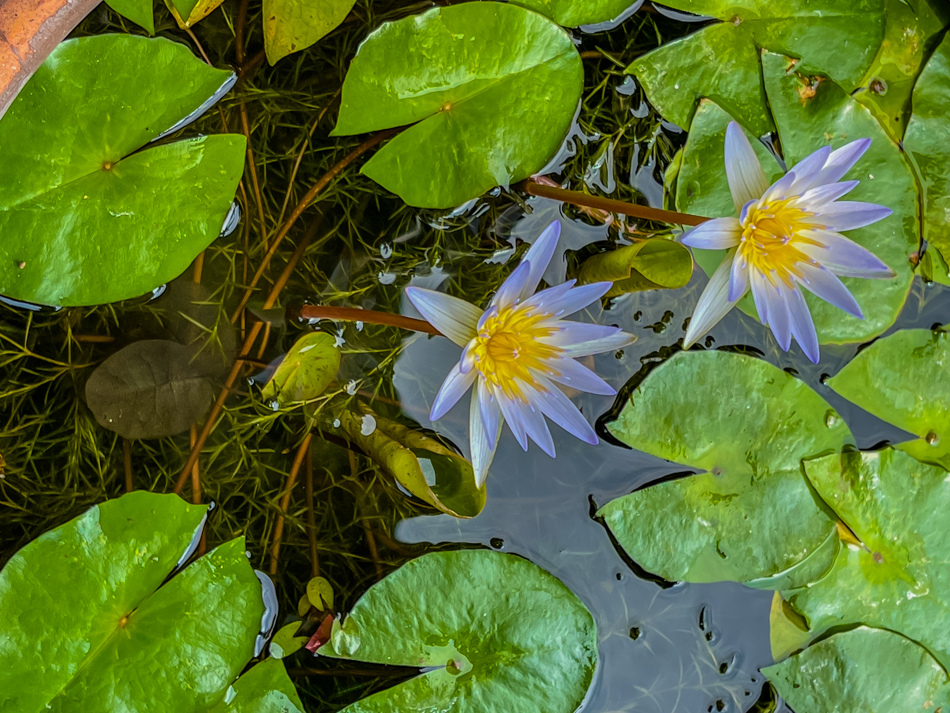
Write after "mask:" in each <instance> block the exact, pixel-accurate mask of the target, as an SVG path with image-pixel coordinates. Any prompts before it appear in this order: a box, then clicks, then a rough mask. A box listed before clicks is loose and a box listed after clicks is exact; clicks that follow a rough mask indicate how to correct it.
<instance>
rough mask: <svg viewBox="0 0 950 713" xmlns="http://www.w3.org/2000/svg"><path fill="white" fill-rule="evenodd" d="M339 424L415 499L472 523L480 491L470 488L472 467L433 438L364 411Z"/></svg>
mask: <svg viewBox="0 0 950 713" xmlns="http://www.w3.org/2000/svg"><path fill="white" fill-rule="evenodd" d="M339 418H340V428H341V429H342V430H343V432H344V433H345V434H346V437H347V439H348V440H349V441H351V442H352V443H354V444H355V445H357V446H358V447H359V448H360V449H361V450H362V451H363V452H364V453H365V454H366V455H367V456H369V457H370V458H371V459H372V460H373V461H375V462H376V464H377V465H379V467H380V468H382V469H383V470H384V471H385V472H386V473H388V474H389V475H390V476H392V477H393V478H394V479H395V480H396V481H397V482H398V483H400V484H401V485H402V486H403V487H404V488H406V490H408V491H409V492H410V493H412V494H413V495H415V496H416V497H417V498H420V499H422V500H423V501H425V502H427V503H428V504H429V505H431V506H432V507H434V508H436V509H437V510H440V511H442V512H444V513H446V514H448V515H452V516H453V517H460V518H469V517H475V516H476V515H478V514H479V513H480V512H481V511H482V509H483V508H484V507H485V488H484V487H482V488H479V487H477V486H476V485H475V472H474V471H473V470H472V464H471V463H469V462H468V461H467V460H465V459H464V458H463V457H462V456H460V455H459V454H458V453H456V452H455V451H453V450H451V449H450V448H447V447H446V446H444V445H443V444H442V443H441V442H439V441H438V440H437V439H436V438H434V437H432V436H429V435H426V434H424V433H422V432H421V431H417V430H415V429H413V428H409V427H408V426H404V425H402V424H401V423H397V422H395V421H392V420H390V419H388V418H383V417H382V416H379V415H377V414H375V413H373V412H372V411H370V410H369V409H368V408H367V407H366V406H362V407H361V412H360V413H353V412H351V411H344V412H343V413H342V414H341V415H340V417H339Z"/></svg>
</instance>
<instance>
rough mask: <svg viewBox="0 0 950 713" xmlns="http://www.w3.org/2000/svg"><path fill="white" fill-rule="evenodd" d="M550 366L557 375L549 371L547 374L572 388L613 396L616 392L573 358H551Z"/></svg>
mask: <svg viewBox="0 0 950 713" xmlns="http://www.w3.org/2000/svg"><path fill="white" fill-rule="evenodd" d="M550 366H551V368H552V369H555V370H556V371H557V372H558V374H559V375H558V376H555V375H554V374H551V373H550V372H549V373H548V374H547V376H548V377H549V378H550V379H552V380H553V381H556V382H558V383H559V384H564V385H565V386H570V387H571V388H572V389H577V390H578V391H586V392H587V393H589V394H602V395H604V396H613V395H614V394H616V393H617V391H616V389H614V387H612V386H611V385H610V384H608V383H607V382H606V381H604V380H603V379H601V378H600V377H599V376H597V374H595V373H594V372H593V371H591V370H590V369H588V368H587V367H586V366H584V365H583V364H581V363H580V362H576V361H574V360H573V359H552V360H551V362H550Z"/></svg>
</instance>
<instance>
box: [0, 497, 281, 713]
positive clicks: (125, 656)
mask: <svg viewBox="0 0 950 713" xmlns="http://www.w3.org/2000/svg"><path fill="white" fill-rule="evenodd" d="M206 511H207V508H206V507H203V506H194V505H188V504H187V503H185V502H184V501H183V500H182V499H181V498H179V497H178V496H175V495H157V494H154V493H145V492H134V493H130V494H128V495H125V496H124V497H122V498H120V499H118V500H110V501H108V502H105V503H103V504H101V505H98V506H96V507H94V508H92V509H91V510H89V511H87V512H86V513H85V514H83V515H81V516H80V517H78V518H76V519H75V520H72V521H70V522H68V523H66V524H65V525H63V526H62V527H59V528H57V529H55V530H52V531H50V532H48V533H46V534H45V535H42V536H41V537H39V538H38V539H36V540H34V541H33V542H32V543H30V544H29V545H27V546H26V547H24V548H23V549H22V550H20V551H19V552H18V553H17V554H16V555H14V556H13V558H12V559H11V560H10V561H9V562H8V563H7V565H6V566H5V567H4V568H3V570H2V571H0V617H2V618H3V621H4V635H3V636H2V637H0V708H2V709H3V710H11V711H12V710H16V711H19V712H21V713H33V712H34V711H35V712H36V713H41V712H44V713H45V711H54V712H55V711H61V712H63V713H65V712H67V711H76V710H99V711H105V710H143V709H146V708H152V707H153V706H154V705H155V704H156V702H158V701H161V702H162V705H163V707H164V708H165V709H167V710H174V711H182V712H186V713H187V712H189V711H196V712H197V711H202V710H208V709H209V708H211V707H212V706H215V705H216V704H219V703H220V702H222V701H226V700H227V699H228V696H229V695H230V694H229V692H228V689H229V687H230V686H231V685H232V684H233V683H234V681H235V679H236V678H237V675H238V674H239V673H240V672H241V670H242V669H243V668H244V667H245V665H246V664H247V662H248V661H249V660H250V658H251V656H252V655H253V653H254V640H255V635H256V634H257V632H258V631H259V629H260V627H261V617H262V615H263V613H264V603H263V600H262V596H261V584H260V581H259V580H258V579H257V577H256V576H255V574H254V571H253V570H252V569H251V567H250V565H249V563H248V561H247V557H246V555H245V545H244V541H243V539H236V540H232V541H231V542H228V543H226V544H224V545H221V546H219V547H218V548H216V549H214V550H212V551H211V552H209V553H208V554H207V555H205V556H204V557H202V558H200V559H198V560H197V561H196V562H194V563H193V564H192V565H190V566H188V567H186V568H185V569H184V570H182V571H180V572H177V573H175V574H174V576H173V577H172V578H171V580H170V581H168V582H167V583H165V584H163V582H164V580H165V579H166V578H167V577H168V576H169V574H171V573H173V572H175V570H176V568H178V567H180V566H181V565H182V564H183V563H184V562H185V561H186V560H187V558H188V555H189V554H190V553H191V552H192V550H193V546H194V544H196V543H197V539H196V537H197V535H198V533H199V532H200V528H201V525H202V522H203V519H204V517H205V513H206ZM157 652H160V655H157ZM252 674H253V677H252V678H251V680H250V681H243V680H242V681H238V682H237V684H235V686H237V687H240V691H241V693H242V694H243V695H245V697H246V698H247V697H249V696H251V695H254V696H258V697H259V698H262V699H268V698H271V697H273V696H274V695H276V689H279V691H281V692H282V693H281V695H282V696H283V697H284V698H286V699H287V700H289V701H292V702H293V703H294V705H295V707H294V708H290V709H289V710H291V711H293V710H299V708H300V703H299V701H298V700H297V699H296V695H295V694H294V693H293V686H292V685H291V684H290V682H289V680H287V677H286V674H285V673H283V672H282V671H279V670H269V671H268V670H265V671H261V672H257V673H254V669H252ZM262 687H263V688H262ZM232 709H234V710H255V711H268V710H275V709H274V708H266V707H264V708H261V707H257V708H240V709H238V708H234V706H231V707H228V706H227V705H225V707H223V708H215V710H216V711H217V710H232ZM279 710H288V709H287V708H283V709H279Z"/></svg>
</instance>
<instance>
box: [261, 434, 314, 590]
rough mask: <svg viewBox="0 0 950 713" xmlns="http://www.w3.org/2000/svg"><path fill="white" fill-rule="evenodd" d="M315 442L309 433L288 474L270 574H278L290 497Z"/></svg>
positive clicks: (276, 527)
mask: <svg viewBox="0 0 950 713" xmlns="http://www.w3.org/2000/svg"><path fill="white" fill-rule="evenodd" d="M312 440H313V434H312V433H308V434H307V435H306V436H305V437H304V439H303V442H302V443H301V444H300V448H298V449H297V456H296V457H295V458H294V463H293V465H292V466H290V473H288V474H287V487H286V489H285V490H284V497H282V498H281V499H280V515H278V516H277V525H276V526H275V527H274V544H272V545H271V550H270V574H271V576H274V575H275V574H277V558H278V557H279V556H280V541H281V538H282V537H283V535H284V519H285V517H286V516H287V510H288V509H289V508H290V496H291V494H292V493H293V492H294V485H296V484H297V475H298V474H299V473H300V466H302V465H303V462H304V459H309V458H310V442H311V441H312Z"/></svg>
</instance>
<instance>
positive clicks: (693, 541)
mask: <svg viewBox="0 0 950 713" xmlns="http://www.w3.org/2000/svg"><path fill="white" fill-rule="evenodd" d="M607 429H608V430H609V431H610V432H611V434H613V435H614V436H615V437H616V438H618V439H619V440H621V441H623V442H624V443H626V444H627V445H628V446H630V447H632V448H637V449H639V450H641V451H645V452H646V453H649V454H651V455H654V456H657V457H659V458H665V459H667V460H671V461H674V462H676V463H681V464H683V465H684V466H689V467H690V468H696V469H699V470H701V471H703V472H702V473H700V474H698V475H691V476H688V477H683V478H678V479H676V480H670V481H666V482H661V483H658V484H656V485H650V486H647V487H646V488H643V489H642V490H637V491H635V492H633V493H631V494H630V495H626V496H624V497H622V498H618V499H616V500H613V501H611V502H610V503H608V504H607V505H605V506H604V507H603V508H601V510H600V512H599V515H600V516H602V517H603V518H604V521H605V522H606V524H607V526H608V527H609V528H610V531H611V532H612V533H613V534H614V536H615V537H616V538H617V541H618V542H619V543H620V545H621V546H622V547H623V548H624V550H626V552H627V553H628V554H629V555H630V556H631V557H632V558H633V559H634V560H635V561H636V562H637V563H638V564H639V565H640V566H642V567H643V568H644V569H646V570H647V571H649V572H652V573H654V574H656V575H659V576H660V577H663V578H664V579H667V580H670V581H686V582H715V581H721V580H733V581H737V582H749V581H753V580H762V579H763V578H766V577H773V576H776V575H779V574H780V573H785V572H789V575H788V577H777V578H776V580H775V582H776V583H778V584H779V586H781V583H782V582H785V581H788V579H789V578H791V579H793V580H795V581H796V582H798V581H800V578H798V577H795V576H794V573H793V572H791V570H793V568H795V567H797V566H799V565H801V563H802V562H804V561H806V560H807V559H808V557H809V556H810V555H812V554H813V553H816V552H818V553H821V554H819V557H823V558H824V560H823V562H824V564H823V563H822V562H810V563H809V564H808V566H805V567H803V568H802V569H801V572H802V573H803V574H804V576H805V577H806V579H805V580H804V581H805V582H807V581H808V578H809V577H810V576H811V575H812V573H813V572H815V571H823V568H825V569H826V568H827V567H829V566H830V564H831V561H832V558H833V556H834V550H833V549H832V548H829V547H828V546H827V544H826V541H827V539H828V537H829V535H830V534H831V533H832V532H833V531H834V529H835V523H834V522H833V521H832V520H830V519H829V518H828V516H827V515H826V514H825V513H824V512H823V511H822V509H821V508H820V507H819V505H818V504H817V503H816V502H815V499H814V498H813V496H812V493H811V491H810V490H809V487H808V483H807V482H806V481H805V479H804V477H803V476H802V473H801V466H800V461H801V459H802V458H805V457H809V456H813V455H819V454H821V453H826V452H828V451H837V450H839V449H840V448H841V447H842V446H843V445H845V444H848V443H852V437H851V432H850V431H849V430H848V427H847V426H846V425H845V423H844V422H843V420H842V419H841V418H840V417H838V415H837V414H836V413H835V411H834V410H833V409H832V408H831V407H830V406H829V405H828V404H827V403H826V402H825V401H824V400H823V399H822V398H821V397H820V396H818V394H816V393H815V392H814V391H812V390H811V389H810V388H808V386H806V385H805V384H804V383H802V382H801V381H799V380H798V379H796V378H794V377H793V376H791V375H790V374H787V373H786V372H784V371H782V370H780V369H778V368H776V367H774V366H772V365H771V364H768V363H766V362H764V361H761V360H759V359H753V358H751V357H747V356H741V355H738V354H732V353H729V352H719V351H707V352H679V353H677V354H675V355H674V356H673V357H672V358H670V359H669V360H667V361H666V362H664V363H663V364H661V365H660V366H658V367H657V368H656V369H654V370H653V371H652V372H651V373H650V374H649V376H647V378H646V379H645V380H644V381H643V383H641V384H640V385H639V386H638V387H637V389H636V390H635V391H634V392H633V393H632V394H631V396H630V401H629V402H628V403H627V404H626V405H625V406H624V408H623V410H622V411H621V413H620V415H619V417H618V418H617V420H615V421H612V422H610V423H608V424H607ZM802 583H804V582H802ZM763 585H764V583H761V582H760V586H763Z"/></svg>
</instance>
